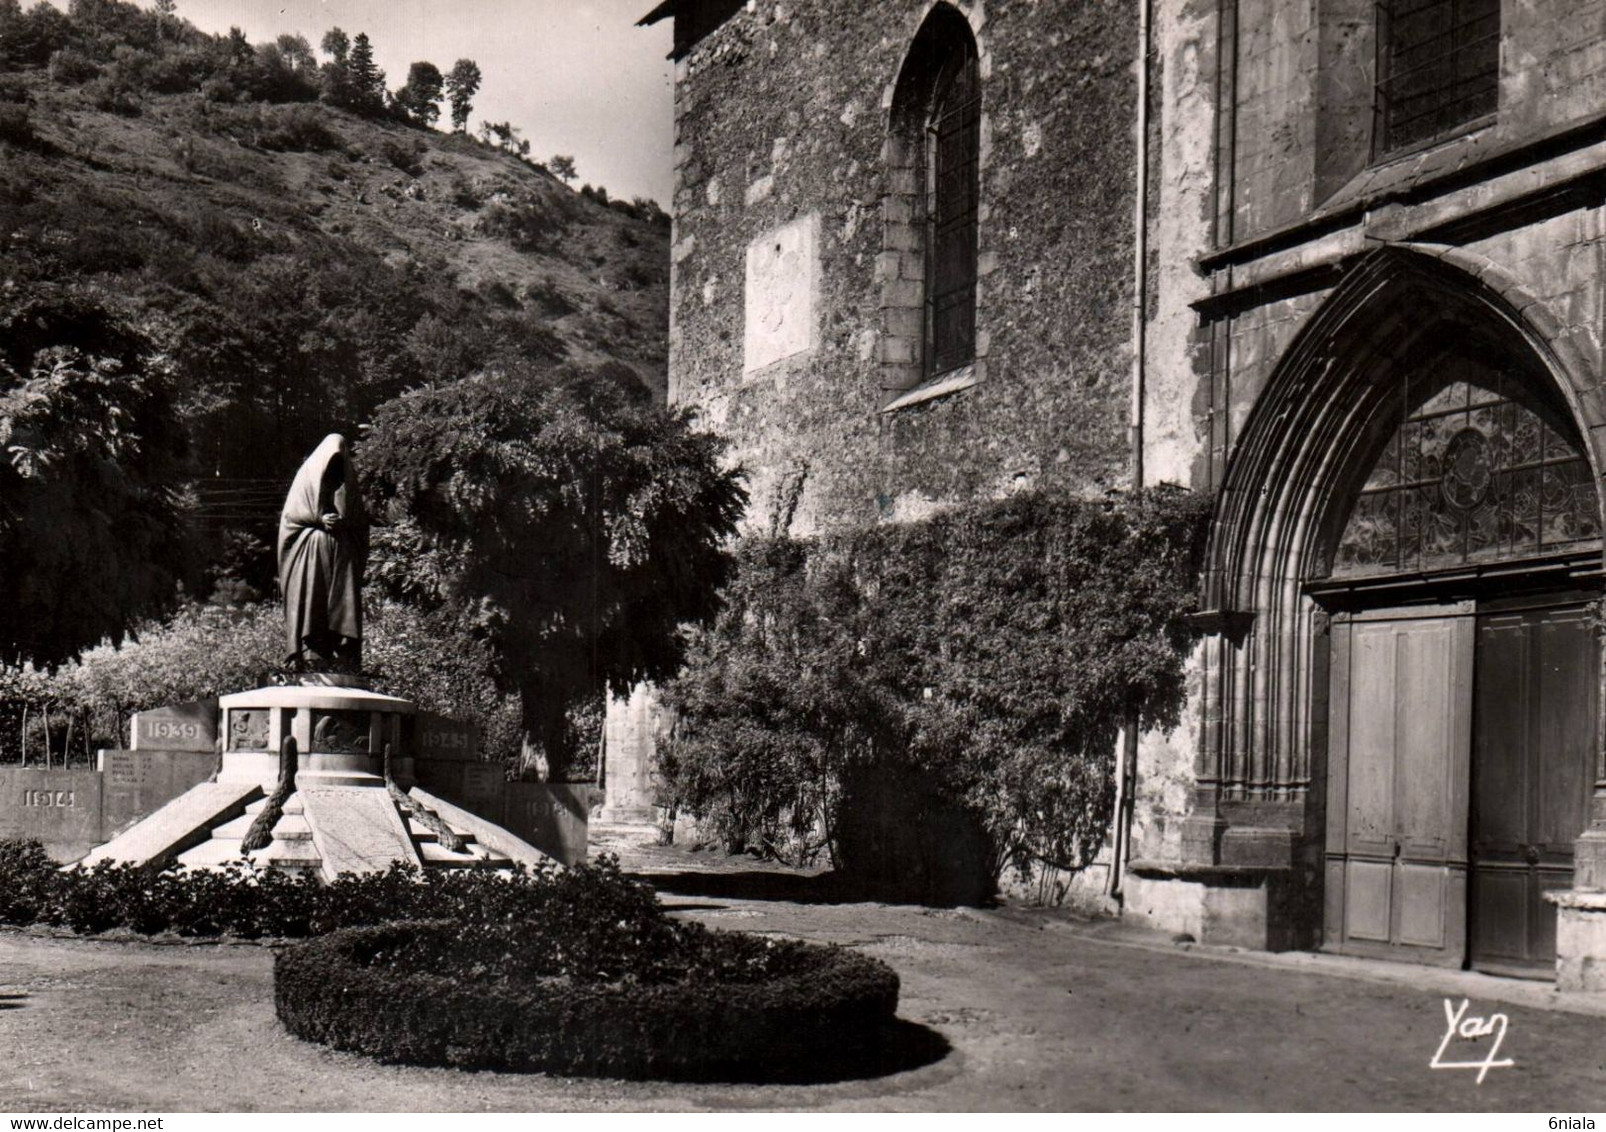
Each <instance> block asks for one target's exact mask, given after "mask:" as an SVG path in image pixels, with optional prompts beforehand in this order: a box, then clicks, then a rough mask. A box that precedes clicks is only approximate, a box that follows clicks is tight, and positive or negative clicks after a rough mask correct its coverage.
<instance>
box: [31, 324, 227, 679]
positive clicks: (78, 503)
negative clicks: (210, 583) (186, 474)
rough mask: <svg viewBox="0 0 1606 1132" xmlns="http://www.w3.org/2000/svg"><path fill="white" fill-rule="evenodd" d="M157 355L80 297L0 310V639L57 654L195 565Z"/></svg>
mask: <svg viewBox="0 0 1606 1132" xmlns="http://www.w3.org/2000/svg"><path fill="white" fill-rule="evenodd" d="M185 448H186V445H185V442H184V438H183V434H182V433H181V431H180V429H179V426H178V423H177V422H176V420H175V419H174V413H173V405H172V384H171V380H170V373H169V372H168V366H167V363H166V360H165V359H164V358H162V357H161V356H160V355H159V354H157V352H156V351H155V350H154V348H153V347H152V345H151V343H150V342H148V341H147V340H145V339H144V338H143V337H142V336H141V335H139V334H138V333H136V332H135V331H133V330H132V329H130V328H129V327H127V326H125V325H123V324H121V323H119V322H118V321H117V320H115V319H113V318H112V317H110V316H109V315H108V314H106V312H105V311H104V310H102V309H101V308H100V307H99V306H98V305H97V304H96V303H94V302H93V301H91V300H88V299H84V298H79V297H75V296H56V297H53V298H49V299H44V298H42V299H39V300H37V301H34V302H30V303H27V304H24V305H23V306H21V307H20V308H17V309H14V310H11V311H9V312H0V453H3V458H0V577H4V578H5V579H6V583H7V589H6V600H5V601H4V602H0V649H3V650H4V654H5V657H6V658H7V659H12V658H16V657H19V656H20V657H24V658H28V659H32V660H37V661H41V662H47V663H48V662H55V661H58V660H61V659H62V658H64V657H67V656H70V655H71V654H73V653H74V652H76V651H77V650H78V649H80V648H82V647H84V646H86V645H89V644H92V643H93V642H95V641H96V640H98V639H100V638H101V637H103V636H107V635H111V636H113V637H116V636H120V635H121V633H122V632H123V630H124V628H125V627H126V625H127V624H128V623H129V622H130V621H131V620H133V619H134V618H137V617H138V616H140V615H141V614H142V613H150V612H153V611H154V610H156V609H158V608H159V607H160V606H161V605H162V604H163V603H164V602H166V601H167V600H169V599H170V598H171V596H172V594H173V592H174V589H175V587H176V585H177V584H178V583H179V581H180V580H182V579H183V578H185V577H186V576H189V575H191V574H192V573H193V571H194V566H195V564H194V562H193V561H192V559H191V556H190V552H189V549H188V548H189V546H190V543H191V540H190V539H188V538H187V537H186V535H185V511H186V507H185V501H184V499H183V498H182V497H181V495H180V493H179V490H178V485H179V482H180V475H181V473H182V469H183V459H184V455H185Z"/></svg>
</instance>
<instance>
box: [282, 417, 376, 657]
mask: <svg viewBox="0 0 1606 1132" xmlns="http://www.w3.org/2000/svg"><path fill="white" fill-rule="evenodd" d="M367 562H368V522H367V519H366V518H365V516H364V515H363V509H362V497H361V496H360V495H359V494H358V492H357V474H356V469H355V468H354V467H353V466H352V462H351V453H350V451H349V448H348V446H347V444H346V438H345V437H343V436H340V435H338V434H331V435H329V436H326V437H324V438H323V442H322V443H321V444H319V445H318V447H317V448H316V449H315V450H314V451H313V453H312V455H311V456H309V457H307V462H306V463H304V464H302V465H301V470H300V471H298V472H297V473H296V478H295V482H293V483H292V484H291V485H290V494H289V496H288V497H287V498H286V499H285V501H284V512H283V513H282V514H281V515H280V516H279V591H280V592H281V593H282V594H283V595H284V628H285V639H286V644H287V645H288V647H289V657H288V662H289V665H290V667H291V668H292V669H297V670H302V671H308V670H313V671H328V670H337V671H346V672H356V671H357V670H359V669H360V668H361V667H362V574H363V568H364V567H365V566H366V565H367Z"/></svg>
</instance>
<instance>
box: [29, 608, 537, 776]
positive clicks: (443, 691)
mask: <svg viewBox="0 0 1606 1132" xmlns="http://www.w3.org/2000/svg"><path fill="white" fill-rule="evenodd" d="M367 612H368V614H369V640H368V642H367V647H366V649H365V653H366V655H365V658H364V662H365V665H366V667H367V668H368V669H369V671H370V673H372V675H373V676H374V679H375V683H376V685H377V686H378V687H379V688H380V689H382V690H384V691H386V692H389V693H392V694H394V695H399V696H404V697H406V698H408V699H411V700H413V701H414V702H416V703H417V704H418V705H419V706H420V707H422V708H424V709H425V710H426V711H435V712H440V713H442V714H446V715H452V716H454V717H456V718H459V719H466V720H468V721H470V722H472V723H474V724H475V725H476V726H477V727H479V729H480V736H481V742H482V744H483V747H484V749H485V750H486V751H487V752H490V753H491V754H492V755H494V756H496V757H498V758H501V759H504V760H512V759H514V758H516V756H517V754H518V750H519V745H520V744H519V741H520V734H521V721H520V712H519V704H518V698H517V697H516V696H514V695H511V694H506V693H504V692H503V691H502V690H501V687H500V680H499V674H498V671H497V668H496V658H495V654H494V652H493V650H492V648H491V646H490V645H489V643H487V642H486V641H485V640H484V639H483V638H482V637H481V636H480V635H477V634H476V630H475V627H474V626H473V625H472V624H471V623H470V622H468V621H466V620H463V619H461V618H454V617H453V616H452V615H451V614H449V613H447V612H445V611H434V612H431V611H426V610H421V609H415V608H413V607H410V606H407V605H404V604H402V603H400V602H397V601H394V600H389V599H386V598H383V597H380V596H379V595H377V594H373V593H370V594H369V599H368V602H367ZM282 625H283V620H282V613H281V611H280V608H279V605H278V603H277V602H264V603H254V604H248V605H241V606H228V605H214V604H204V603H191V604H189V605H186V606H183V607H182V608H180V609H178V610H176V611H175V612H173V613H172V614H170V615H168V616H167V617H164V618H160V619H156V620H151V621H146V622H144V623H142V624H140V625H138V626H136V627H135V628H134V630H133V631H132V633H131V634H130V639H128V640H126V641H123V642H121V643H120V644H115V645H114V644H113V643H111V642H110V641H103V642H101V643H100V644H99V645H96V646H95V647H94V648H91V649H86V650H85V651H84V652H83V654H82V655H81V656H80V657H79V658H78V659H76V660H73V661H69V662H68V663H66V664H64V665H62V666H61V667H59V668H57V669H55V670H54V671H53V672H46V671H43V670H41V669H36V668H33V667H31V666H19V667H4V666H0V699H7V700H15V701H23V702H30V703H33V704H34V705H35V706H36V707H37V706H38V705H39V704H44V703H48V704H50V705H51V710H52V711H57V710H59V711H61V713H62V719H63V722H65V719H66V716H67V714H68V713H77V714H79V715H80V716H81V717H85V718H86V719H87V723H88V728H89V731H90V732H91V734H93V735H95V736H98V737H102V738H104V739H105V740H106V741H107V743H108V744H110V745H114V746H115V745H122V744H123V743H125V742H126V740H127V729H128V720H129V716H130V715H132V714H133V713H134V712H136V711H144V710H146V709H147V708H154V707H161V706H163V705H164V704H172V703H180V702H184V701H188V700H198V699H204V698H207V697H209V696H218V695H223V694H225V693H228V692H238V691H242V690H244V689H246V688H252V687H256V686H257V685H259V684H261V683H262V682H263V681H264V680H265V679H266V678H267V675H268V673H269V672H271V671H272V670H273V669H274V668H276V667H277V666H278V665H279V663H280V661H281V659H282V654H283V649H284V642H283V628H282Z"/></svg>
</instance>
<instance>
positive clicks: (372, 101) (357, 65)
mask: <svg viewBox="0 0 1606 1132" xmlns="http://www.w3.org/2000/svg"><path fill="white" fill-rule="evenodd" d="M350 69H351V96H352V103H353V108H354V109H356V110H360V111H362V112H363V113H365V114H375V113H378V112H379V111H380V110H382V109H383V108H384V105H385V72H384V71H381V70H380V69H379V68H378V67H377V66H375V65H374V45H373V44H372V43H370V42H369V41H368V33H367V32H361V31H360V32H358V33H357V38H355V39H353V40H352V41H351V63H350Z"/></svg>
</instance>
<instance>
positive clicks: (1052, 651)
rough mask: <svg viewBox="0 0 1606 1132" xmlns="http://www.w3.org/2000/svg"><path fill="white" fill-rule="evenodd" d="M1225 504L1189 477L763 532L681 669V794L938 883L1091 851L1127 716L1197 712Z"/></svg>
mask: <svg viewBox="0 0 1606 1132" xmlns="http://www.w3.org/2000/svg"><path fill="white" fill-rule="evenodd" d="M1207 514H1208V510H1207V501H1205V500H1202V499H1200V498H1197V497H1194V496H1190V495H1188V494H1187V493H1185V492H1181V491H1178V490H1176V489H1160V490H1155V491H1151V492H1148V493H1146V494H1145V495H1143V496H1140V497H1133V498H1128V499H1124V500H1110V501H1107V502H1106V501H1085V500H1079V499H1075V498H1070V497H1067V496H1063V495H1057V494H1053V493H1027V494H1022V495H1017V496H1014V497H1012V498H1010V499H1007V500H1004V501H1000V502H989V503H978V504H973V505H969V506H965V507H958V508H954V509H953V510H950V511H946V512H942V513H939V514H938V515H936V516H934V517H933V518H931V519H929V520H926V521H924V522H917V523H901V524H882V525H880V526H877V527H873V528H869V529H862V530H854V531H846V532H842V533H839V534H836V535H832V536H829V537H825V538H822V539H819V540H813V541H807V542H804V541H795V540H790V539H784V538H777V539H754V540H750V541H748V542H747V544H746V545H745V546H743V547H742V548H741V551H740V558H739V562H740V565H739V569H738V575H737V580H736V582H735V583H734V584H733V585H732V586H731V587H730V588H729V589H728V590H727V591H726V594H725V597H726V609H725V612H724V613H723V614H722V615H721V617H720V620H719V621H718V623H717V624H716V626H715V627H714V628H713V629H711V630H708V631H704V632H702V633H700V634H699V635H698V637H697V638H696V640H695V642H694V645H693V648H692V650H691V653H690V659H689V661H688V664H687V666H686V668H685V669H684V670H683V671H682V673H681V674H680V675H679V676H678V677H677V678H676V679H675V680H674V681H672V682H671V683H670V684H669V685H668V686H667V687H666V698H667V700H668V702H669V704H670V706H671V708H672V709H673V710H674V711H675V713H676V718H677V726H676V729H675V733H674V735H673V737H672V738H671V740H670V741H669V742H668V743H666V744H665V745H664V747H663V748H662V749H661V755H660V761H661V766H660V770H661V773H662V775H663V779H664V781H665V782H666V783H667V786H668V789H669V791H670V793H671V795H672V797H671V800H672V801H673V802H674V803H675V804H676V805H677V806H682V807H684V808H686V809H689V810H690V811H691V812H693V813H694V814H696V815H698V816H699V817H705V818H708V819H710V820H711V821H712V823H713V825H714V826H715V828H716V829H718V830H719V831H720V832H721V834H722V836H723V837H724V838H725V840H726V841H727V843H728V844H730V845H732V846H741V845H744V844H745V845H756V846H759V847H761V848H765V849H766V850H767V851H770V852H776V851H778V850H779V849H781V848H782V847H784V846H786V845H788V844H799V843H801V844H803V845H805V846H806V845H807V844H809V842H808V838H807V835H808V834H809V833H810V832H811V831H813V830H815V829H819V830H820V831H821V833H822V834H823V837H824V839H825V842H826V844H827V845H828V847H829V848H830V851H831V854H832V857H833V860H834V861H835V862H836V863H837V865H838V866H839V867H841V868H843V869H844V871H845V872H848V873H858V874H859V877H860V879H862V880H869V881H871V882H875V883H878V884H881V885H885V886H887V887H888V888H890V889H891V890H892V892H893V893H895V894H901V895H909V896H914V897H916V898H920V899H933V900H939V901H941V900H944V899H945V897H951V896H952V895H953V894H954V893H955V892H963V891H964V890H965V889H966V888H967V885H966V884H964V883H962V882H960V881H957V880H955V878H952V877H946V878H945V877H944V875H943V869H944V868H946V867H948V865H950V864H952V863H953V862H954V859H956V858H963V857H966V856H969V857H970V858H972V859H973V860H974V859H975V858H976V857H977V856H978V855H979V856H980V857H982V858H983V859H984V862H983V863H984V865H985V868H984V872H989V873H991V875H992V876H995V877H996V876H997V875H999V874H1000V873H1001V872H1002V871H1003V869H1004V868H1006V867H1009V866H1013V867H1014V868H1015V869H1017V871H1019V872H1020V873H1022V874H1023V875H1024V874H1027V873H1029V871H1030V870H1031V868H1032V867H1033V866H1034V864H1035V863H1037V862H1047V863H1050V864H1054V865H1056V866H1059V867H1061V868H1067V869H1077V868H1082V867H1085V866H1086V865H1087V863H1088V862H1090V861H1091V860H1092V858H1093V857H1094V855H1095V854H1096V853H1097V852H1098V850H1099V848H1100V847H1101V845H1102V839H1103V835H1104V830H1105V829H1106V827H1107V824H1108V820H1109V816H1110V806H1111V802H1112V797H1113V779H1112V775H1113V769H1114V768H1113V761H1114V759H1113V755H1114V749H1115V740H1116V734H1117V732H1118V730H1119V729H1120V727H1121V726H1122V725H1123V723H1124V722H1125V720H1126V719H1127V717H1128V713H1129V712H1133V711H1136V712H1137V713H1138V714H1139V718H1140V723H1141V726H1143V727H1144V728H1170V727H1173V726H1175V725H1176V723H1177V721H1178V717H1179V713H1180V710H1181V705H1182V703H1183V699H1184V688H1183V660H1184V658H1185V656H1186V655H1187V651H1188V649H1189V647H1190V646H1191V641H1192V636H1191V633H1190V631H1189V630H1188V628H1187V626H1186V623H1185V621H1184V617H1185V615H1186V614H1187V613H1188V612H1189V611H1190V610H1191V609H1192V608H1193V602H1194V593H1195V584H1196V578H1197V569H1198V567H1197V562H1198V556H1199V552H1200V550H1201V549H1202V547H1201V542H1202V534H1203V531H1204V529H1205V527H1204V520H1205V518H1206V516H1207ZM922 827H924V828H922ZM978 827H979V829H980V830H981V831H983V832H984V834H985V837H984V841H983V845H984V847H983V848H982V849H981V850H979V851H978V849H977V848H976V841H975V839H974V838H973V837H972V836H971V832H972V830H973V829H974V828H978ZM934 829H936V830H947V831H948V832H949V834H951V836H948V835H944V836H937V837H931V836H928V834H929V833H930V832H931V831H932V830H934ZM989 843H990V844H989ZM899 886H903V888H902V891H901V892H900V891H899Z"/></svg>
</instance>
